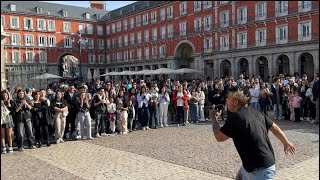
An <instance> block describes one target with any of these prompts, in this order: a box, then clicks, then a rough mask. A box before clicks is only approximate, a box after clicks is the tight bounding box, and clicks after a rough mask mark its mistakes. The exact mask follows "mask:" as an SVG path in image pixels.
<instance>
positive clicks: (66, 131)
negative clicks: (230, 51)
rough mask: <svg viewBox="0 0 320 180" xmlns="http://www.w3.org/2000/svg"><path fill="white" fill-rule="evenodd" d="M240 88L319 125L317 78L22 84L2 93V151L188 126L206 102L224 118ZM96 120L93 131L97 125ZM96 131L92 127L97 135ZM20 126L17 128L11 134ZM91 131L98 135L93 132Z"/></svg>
mask: <svg viewBox="0 0 320 180" xmlns="http://www.w3.org/2000/svg"><path fill="white" fill-rule="evenodd" d="M235 86H237V87H238V88H241V89H242V90H243V91H244V92H245V95H246V96H247V97H248V99H249V102H248V104H250V107H251V108H256V109H260V110H261V111H262V112H263V113H264V114H265V115H268V114H270V111H274V120H291V121H294V122H301V121H310V122H312V123H314V124H319V75H318V74H317V75H316V76H315V77H314V78H313V79H311V80H309V79H308V77H307V76H306V75H305V74H303V75H302V76H301V77H295V76H290V75H287V76H285V75H283V74H279V75H277V76H274V77H270V78H269V79H268V81H266V82H263V81H262V80H261V78H260V77H259V76H254V77H252V78H250V79H249V78H246V77H245V76H244V75H243V74H240V76H239V78H238V79H237V80H235V79H234V78H233V77H226V78H220V79H215V80H210V79H203V80H193V81H190V82H188V81H183V82H180V81H179V80H171V79H165V80H163V81H149V80H146V81H144V80H139V81H136V80H133V79H130V80H126V81H116V82H101V81H100V80H99V79H96V80H95V81H92V82H88V83H80V84H66V83H55V84H54V86H48V87H46V88H45V89H39V90H35V89H34V88H31V87H27V88H26V87H16V88H15V89H14V92H9V91H8V90H7V89H5V90H2V91H1V109H2V111H1V152H2V153H10V152H13V147H12V141H13V137H12V134H14V136H15V140H14V141H16V143H17V148H18V150H19V151H23V150H24V144H25V143H24V139H25V136H26V139H27V144H28V147H29V148H31V149H34V148H37V147H38V148H40V147H42V145H43V144H46V146H50V145H51V144H52V143H53V142H52V141H51V139H52V137H54V143H55V144H58V143H63V142H64V141H65V140H79V139H93V138H94V137H95V138H99V137H101V136H110V135H114V134H119V135H122V134H127V133H129V132H132V131H136V130H138V129H139V130H148V129H151V128H152V129H157V128H165V127H168V126H169V125H170V124H174V125H176V126H186V125H187V124H188V123H198V122H199V121H206V120H208V119H209V112H208V111H206V110H205V109H206V108H205V107H209V106H211V105H217V106H220V107H221V110H222V111H224V112H223V113H222V114H221V118H220V119H219V120H224V119H226V115H227V114H228V113H226V112H227V108H226V107H225V106H224V105H225V104H226V99H227V95H228V89H230V88H232V87H235ZM92 122H95V123H94V128H91V125H92ZM91 129H94V130H93V131H94V132H93V133H92V132H91ZM12 131H14V133H12ZM92 135H94V136H93V137H92Z"/></svg>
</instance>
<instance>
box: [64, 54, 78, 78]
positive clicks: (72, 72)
mask: <svg viewBox="0 0 320 180" xmlns="http://www.w3.org/2000/svg"><path fill="white" fill-rule="evenodd" d="M59 59H60V71H59V74H60V76H62V77H77V76H79V75H80V69H79V60H78V58H77V57H76V56H75V55H73V54H71V53H65V54H63V55H61V56H60V58H59Z"/></svg>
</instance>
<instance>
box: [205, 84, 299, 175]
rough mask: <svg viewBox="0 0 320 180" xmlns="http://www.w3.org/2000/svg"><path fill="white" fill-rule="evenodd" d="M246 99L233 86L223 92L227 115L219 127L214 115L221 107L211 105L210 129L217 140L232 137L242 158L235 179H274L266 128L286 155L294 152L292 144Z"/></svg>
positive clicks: (220, 140) (217, 114)
mask: <svg viewBox="0 0 320 180" xmlns="http://www.w3.org/2000/svg"><path fill="white" fill-rule="evenodd" d="M247 103H248V98H247V97H246V96H245V94H244V93H243V91H241V90H238V89H237V88H234V89H232V90H230V91H229V93H228V95H227V102H226V105H227V108H228V110H229V111H230V115H228V116H227V120H226V122H225V124H224V125H223V126H222V127H221V128H220V125H219V123H218V120H217V118H218V117H219V116H220V115H221V110H219V111H218V110H216V108H215V107H214V105H213V110H212V114H211V116H212V119H213V120H212V129H213V133H214V136H215V138H216V140H217V141H218V142H223V141H226V140H227V139H229V138H232V139H233V142H234V145H235V147H236V149H237V151H238V153H239V155H240V158H241V160H242V167H241V168H240V170H239V172H238V174H237V176H236V180H240V179H242V180H249V179H250V180H271V179H273V178H274V175H275V172H276V167H275V155H274V151H273V148H272V146H271V143H270V139H269V137H268V131H269V130H270V131H271V132H272V133H273V134H274V135H275V136H276V137H277V139H279V140H280V141H281V142H282V144H283V146H284V152H285V154H286V155H287V154H288V153H289V152H290V153H291V154H294V153H295V147H294V146H293V145H292V144H291V143H290V142H289V141H288V139H287V137H286V136H285V134H284V133H283V132H282V130H281V129H280V128H279V127H278V126H277V125H276V124H275V123H274V122H273V121H272V120H270V119H269V118H267V117H266V116H265V115H264V114H263V113H262V112H261V111H260V110H258V109H254V108H250V107H248V105H247Z"/></svg>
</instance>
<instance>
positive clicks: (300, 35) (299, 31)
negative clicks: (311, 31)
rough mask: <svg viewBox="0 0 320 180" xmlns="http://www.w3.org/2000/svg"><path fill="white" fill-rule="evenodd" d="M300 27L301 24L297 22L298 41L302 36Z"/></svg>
mask: <svg viewBox="0 0 320 180" xmlns="http://www.w3.org/2000/svg"><path fill="white" fill-rule="evenodd" d="M299 2H300V1H299ZM301 27H302V25H301V23H299V24H298V41H301V37H302V33H301Z"/></svg>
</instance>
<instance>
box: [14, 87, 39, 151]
mask: <svg viewBox="0 0 320 180" xmlns="http://www.w3.org/2000/svg"><path fill="white" fill-rule="evenodd" d="M17 93H18V94H17V99H16V100H15V101H14V103H13V104H14V105H13V110H14V112H15V115H14V125H15V126H16V127H17V134H16V138H17V146H18V150H19V151H23V150H24V148H23V142H24V131H25V132H26V134H27V141H28V146H29V148H30V149H35V148H36V147H35V146H34V141H35V138H34V136H33V132H32V122H31V117H32V114H31V111H30V110H31V109H32V106H31V105H30V104H29V102H27V101H26V100H25V94H24V92H23V91H22V90H18V92H17Z"/></svg>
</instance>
